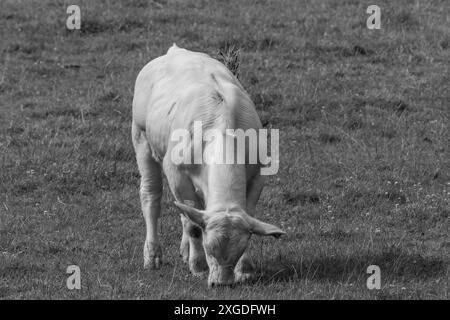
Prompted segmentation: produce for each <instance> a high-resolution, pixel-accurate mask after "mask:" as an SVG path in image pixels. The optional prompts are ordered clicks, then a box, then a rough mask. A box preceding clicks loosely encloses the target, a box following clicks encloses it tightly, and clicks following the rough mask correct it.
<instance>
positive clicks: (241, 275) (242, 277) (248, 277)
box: [234, 272, 256, 283]
mask: <svg viewBox="0 0 450 320" xmlns="http://www.w3.org/2000/svg"><path fill="white" fill-rule="evenodd" d="M255 279H256V273H255V272H235V273H234V281H235V282H236V283H245V282H251V281H254V280H255Z"/></svg>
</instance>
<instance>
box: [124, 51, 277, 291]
mask: <svg viewBox="0 0 450 320" xmlns="http://www.w3.org/2000/svg"><path fill="white" fill-rule="evenodd" d="M196 121H201V124H202V127H201V128H202V129H215V130H218V132H220V133H222V134H223V135H224V136H226V135H227V133H226V129H243V130H247V129H255V130H259V129H261V128H262V126H261V122H260V120H259V117H258V115H257V113H256V111H255V107H254V104H253V102H252V101H251V99H250V98H249V95H248V94H247V92H246V91H245V90H244V89H243V87H242V86H241V84H240V83H239V81H238V80H237V78H236V77H235V76H234V75H233V74H232V73H231V72H230V71H229V70H228V69H227V68H226V67H225V66H224V65H223V64H222V63H220V62H219V61H217V60H215V59H213V58H211V57H209V56H208V55H206V54H203V53H197V52H192V51H188V50H185V49H182V48H179V47H177V46H176V45H175V44H174V45H173V46H172V47H171V48H170V49H169V50H168V51H167V54H165V55H164V56H161V57H158V58H156V59H154V60H152V61H151V62H149V63H148V64H147V65H146V66H145V67H144V68H143V69H142V70H141V72H140V73H139V75H138V77H137V79H136V84H135V90H134V99H133V122H132V140H133V146H134V150H135V152H136V159H137V164H138V168H139V172H140V175H141V183H140V199H141V205H142V211H143V214H144V218H145V223H146V239H145V244H144V267H148V268H159V267H160V266H161V263H162V250H161V246H160V243H159V240H158V234H157V230H158V218H159V216H160V212H161V204H160V202H161V195H162V188H163V187H162V186H163V184H162V172H164V174H165V176H166V178H167V181H168V184H169V187H170V189H171V192H172V194H173V195H174V197H175V199H176V201H175V205H176V206H177V207H178V208H179V209H181V211H182V214H181V222H182V226H183V235H182V239H181V245H180V253H181V256H182V257H183V260H184V261H185V262H187V263H188V264H189V268H190V270H191V272H192V273H193V274H196V275H200V274H203V273H204V272H205V271H207V270H208V267H209V277H208V285H209V286H214V285H218V284H222V285H228V284H233V283H235V282H242V281H246V280H249V279H251V278H253V276H254V269H253V265H252V263H251V261H250V259H249V257H248V255H247V254H246V253H245V250H246V248H247V245H248V241H249V239H250V237H251V235H252V234H257V235H265V236H267V235H271V236H275V237H279V236H280V235H282V234H284V232H283V231H282V230H280V229H279V228H277V227H275V226H273V225H271V224H268V223H264V222H261V221H259V220H258V219H256V218H254V217H253V215H254V213H255V207H256V203H257V201H258V199H259V196H260V193H261V190H262V188H263V176H262V175H261V174H260V169H261V165H260V162H258V163H257V164H248V163H245V164H237V163H236V164H234V163H233V164H219V163H214V161H210V162H208V163H205V162H203V163H201V164H197V163H192V164H189V163H188V164H186V163H181V164H180V163H178V164H177V163H174V161H172V151H173V149H174V147H175V146H176V143H177V142H176V141H174V140H173V139H172V138H171V135H172V134H173V132H174V131H175V130H178V129H185V130H187V132H190V133H193V132H192V131H193V128H194V122H196ZM217 141H219V140H218V139H213V140H211V141H203V140H202V141H201V142H200V143H201V144H202V145H201V146H200V145H198V144H196V143H194V142H189V143H188V145H187V146H186V148H187V149H185V150H188V149H191V150H193V153H195V152H196V151H197V150H202V151H201V152H202V155H201V156H203V158H205V159H210V160H211V159H212V160H214V158H215V157H217V155H218V154H220V153H218V152H217V150H218V149H217V148H221V146H219V145H218V142H217ZM215 144H217V145H215ZM202 146H203V147H204V148H199V147H202ZM206 147H209V148H206ZM236 152H237V153H238V152H239V150H237V151H236ZM244 152H248V148H246V149H245V150H244ZM189 160H190V159H189Z"/></svg>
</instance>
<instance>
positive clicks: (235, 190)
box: [206, 164, 246, 211]
mask: <svg viewBox="0 0 450 320" xmlns="http://www.w3.org/2000/svg"><path fill="white" fill-rule="evenodd" d="M207 176H208V178H207V179H208V192H207V199H206V209H207V211H217V210H222V209H227V208H231V207H236V206H238V207H240V208H245V205H246V179H245V165H243V164H233V165H231V164H213V165H208V175H207Z"/></svg>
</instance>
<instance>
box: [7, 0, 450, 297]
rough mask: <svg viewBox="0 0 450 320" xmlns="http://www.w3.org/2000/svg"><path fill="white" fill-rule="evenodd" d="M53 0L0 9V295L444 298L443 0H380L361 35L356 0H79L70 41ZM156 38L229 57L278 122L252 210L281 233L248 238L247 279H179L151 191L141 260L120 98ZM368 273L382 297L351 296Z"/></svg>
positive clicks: (166, 211)
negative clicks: (146, 255) (268, 171)
mask: <svg viewBox="0 0 450 320" xmlns="http://www.w3.org/2000/svg"><path fill="white" fill-rule="evenodd" d="M69 4H74V3H72V2H71V3H69V2H67V1H17V0H14V1H13V0H6V1H2V2H1V3H0V34H1V39H2V40H1V42H0V72H1V74H0V110H1V112H0V150H1V151H0V168H1V170H0V298H2V299H19V298H20V299H30V298H52V299H72V298H77V299H78V298H81V299H84V298H106V299H109V298H114V299H123V298H130V299H184V298H192V299H230V298H231V299H266V298H270V299H411V298H413V299H448V298H449V273H450V271H449V270H450V269H449V266H450V264H449V262H450V261H449V257H450V236H449V235H450V232H449V231H450V222H449V213H450V170H449V169H450V152H449V145H450V143H449V142H450V132H449V123H450V108H449V101H450V89H449V86H448V83H449V80H450V66H449V64H448V61H449V59H450V49H449V48H450V46H449V43H450V38H449V34H450V27H449V24H448V21H449V15H448V13H449V12H450V6H449V4H450V3H449V2H448V1H421V0H416V1H407V0H402V1H395V2H392V1H387V0H379V1H378V2H377V5H379V6H380V7H381V17H382V23H381V29H380V30H368V29H367V28H366V26H365V21H366V19H367V17H368V15H367V14H366V8H367V6H369V5H370V4H372V3H369V2H367V1H356V0H355V1H352V0H348V1H337V0H336V1H331V0H320V1H288V0H282V1H269V0H265V1H250V2H246V3H244V2H240V1H237V0H233V1H230V2H227V3H224V2H222V1H194V0H188V1H184V0H183V1H175V0H174V1H170V0H167V1H154V2H149V1H144V0H128V1H120V2H118V1H117V2H116V1H96V2H93V1H87V0H85V1H78V2H77V4H79V5H80V7H81V14H82V26H81V28H82V29H81V30H80V31H68V30H66V29H65V19H66V17H67V15H66V13H65V12H66V8H67V6H68V5H69ZM173 42H176V43H177V44H178V45H179V46H181V47H186V48H189V49H192V50H198V51H203V52H207V53H209V54H210V55H212V56H214V57H217V58H220V54H219V51H220V50H225V49H226V47H227V46H234V47H235V48H238V49H239V50H240V55H239V62H240V67H239V78H240V80H241V82H242V83H243V85H244V87H245V88H246V89H247V90H248V92H249V94H250V95H251V96H252V98H253V100H254V101H255V103H256V106H257V109H258V113H259V115H260V117H261V119H262V122H263V124H264V125H265V126H266V127H272V128H277V129H280V170H279V173H278V174H277V175H276V176H273V177H270V179H269V182H268V185H267V187H266V188H265V189H264V191H263V194H262V197H261V200H260V203H259V204H258V209H259V210H258V211H259V214H260V217H262V219H263V220H265V221H268V222H271V223H275V224H277V225H279V226H281V227H283V228H284V229H285V230H286V231H287V235H286V236H285V237H283V238H282V239H280V240H274V239H268V238H265V239H263V238H254V239H253V240H252V244H251V247H252V248H251V252H252V256H253V257H254V260H255V263H256V265H257V268H258V272H259V278H258V280H257V281H256V283H254V284H252V285H242V286H237V287H235V288H224V289H214V290H208V289H207V288H206V283H205V280H203V279H197V278H195V277H193V276H191V275H190V274H189V272H188V268H187V266H185V265H183V263H182V261H181V259H180V258H179V257H178V246H179V242H180V239H181V225H180V221H179V215H178V211H177V210H176V209H175V208H174V206H173V205H172V204H171V203H172V197H171V195H169V192H167V188H165V190H166V192H165V196H164V199H163V216H162V218H161V220H162V226H161V233H162V236H161V241H162V244H163V247H164V252H163V254H164V259H165V263H164V265H163V267H162V269H161V270H158V271H147V270H144V269H143V267H142V264H143V259H142V246H143V241H144V236H145V230H144V221H143V218H142V215H141V211H140V205H139V200H138V181H139V176H138V171H137V167H136V164H135V160H134V153H133V150H132V146H131V142H130V122H131V101H132V92H133V86H134V80H135V78H136V75H137V73H138V72H139V70H140V69H141V68H142V67H143V66H144V65H145V64H146V63H147V62H148V61H150V60H151V59H153V58H155V57H157V56H159V55H162V54H164V53H165V52H166V50H167V49H168V48H169V47H170V46H171V45H172V43H173ZM165 187H166V186H165ZM72 264H76V265H78V266H80V268H81V273H82V274H81V281H82V289H81V290H79V291H77V290H74V291H70V290H68V289H67V288H66V278H67V276H68V274H66V268H67V266H69V265H72ZM372 264H376V265H379V266H380V268H381V277H382V282H381V285H382V288H381V290H368V289H367V288H366V279H367V277H368V276H369V275H368V274H366V269H367V267H368V266H369V265H372Z"/></svg>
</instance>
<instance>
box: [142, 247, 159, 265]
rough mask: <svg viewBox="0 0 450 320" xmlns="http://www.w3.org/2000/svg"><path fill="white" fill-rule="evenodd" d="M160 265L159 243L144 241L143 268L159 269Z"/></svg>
mask: <svg viewBox="0 0 450 320" xmlns="http://www.w3.org/2000/svg"><path fill="white" fill-rule="evenodd" d="M161 265H162V249H161V245H160V244H159V243H147V242H146V243H145V245H144V269H159V268H161Z"/></svg>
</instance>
